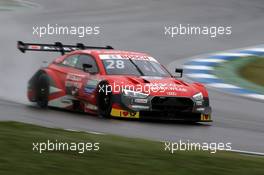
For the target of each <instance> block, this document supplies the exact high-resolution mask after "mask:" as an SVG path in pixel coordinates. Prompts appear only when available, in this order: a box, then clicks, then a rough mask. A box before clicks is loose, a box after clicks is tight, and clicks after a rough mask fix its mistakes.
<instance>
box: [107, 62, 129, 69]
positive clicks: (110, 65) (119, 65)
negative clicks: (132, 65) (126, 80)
mask: <svg viewBox="0 0 264 175" xmlns="http://www.w3.org/2000/svg"><path fill="white" fill-rule="evenodd" d="M106 63H107V65H106V69H124V68H125V63H124V61H123V60H106Z"/></svg>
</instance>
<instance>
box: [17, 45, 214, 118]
mask: <svg viewBox="0 0 264 175" xmlns="http://www.w3.org/2000/svg"><path fill="white" fill-rule="evenodd" d="M17 47H18V49H19V50H20V51H22V52H23V53H25V51H26V50H31V51H49V52H61V56H59V57H58V58H56V59H55V60H54V61H53V62H52V63H50V64H49V65H48V66H47V67H44V68H41V69H40V70H38V71H37V72H36V73H35V74H34V75H33V77H32V78H31V79H30V81H29V83H28V98H29V100H30V101H31V102H36V103H37V104H38V105H39V106H40V107H42V108H46V107H48V106H51V107H58V108H64V109H69V110H74V111H82V112H87V113H90V114H98V115H100V116H103V117H105V118H109V117H121V118H137V119H164V120H183V121H193V122H210V121H212V120H211V107H210V105H209V97H208V93H207V90H206V88H205V87H204V86H203V85H202V84H200V83H187V82H184V81H182V80H179V79H177V78H176V77H175V76H172V75H171V74H170V73H169V72H168V71H167V70H166V69H165V67H164V66H162V65H161V64H160V63H159V62H158V61H157V60H156V59H154V58H153V57H151V56H150V55H148V54H145V53H138V52H129V51H120V50H115V49H113V48H112V47H111V46H106V47H94V46H85V45H83V44H81V43H78V44H77V45H63V44H62V43H60V42H56V43H55V44H34V43H23V42H21V41H19V42H18V45H17ZM66 52H68V53H67V54H65V53H66ZM176 73H178V74H180V76H179V77H181V76H182V69H176Z"/></svg>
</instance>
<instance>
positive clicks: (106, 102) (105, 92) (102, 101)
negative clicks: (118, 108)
mask: <svg viewBox="0 0 264 175" xmlns="http://www.w3.org/2000/svg"><path fill="white" fill-rule="evenodd" d="M100 87H103V88H101V89H100V90H99V92H98V98H97V102H98V105H97V106H98V114H99V116H102V117H104V118H110V117H111V109H112V92H111V87H110V86H109V85H108V84H107V83H102V84H100Z"/></svg>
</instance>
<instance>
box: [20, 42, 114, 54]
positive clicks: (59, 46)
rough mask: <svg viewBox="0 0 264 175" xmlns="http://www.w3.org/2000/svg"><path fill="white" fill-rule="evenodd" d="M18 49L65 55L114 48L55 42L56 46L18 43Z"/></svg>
mask: <svg viewBox="0 0 264 175" xmlns="http://www.w3.org/2000/svg"><path fill="white" fill-rule="evenodd" d="M17 48H18V49H19V50H20V51H21V52H22V53H25V52H26V51H27V50H29V51H46V52H60V53H61V55H64V54H65V52H72V51H75V50H85V49H114V48H113V47H112V46H105V47H96V46H85V45H84V44H82V43H77V44H76V45H64V44H62V43H61V42H55V43H54V44H37V43H24V42H22V41H18V42H17Z"/></svg>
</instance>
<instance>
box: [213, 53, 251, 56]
mask: <svg viewBox="0 0 264 175" xmlns="http://www.w3.org/2000/svg"><path fill="white" fill-rule="evenodd" d="M215 55H216V56H234V57H248V56H252V55H253V54H249V53H229V52H226V53H225V52H223V53H216V54H214V55H213V56H215Z"/></svg>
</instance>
